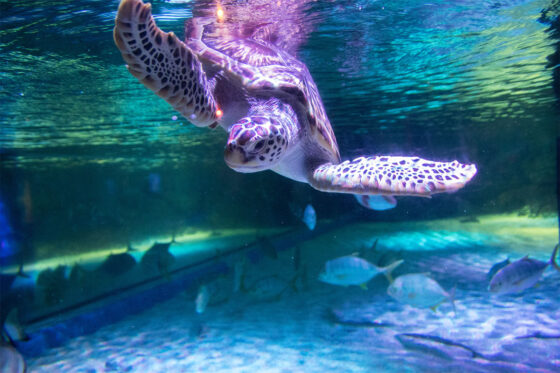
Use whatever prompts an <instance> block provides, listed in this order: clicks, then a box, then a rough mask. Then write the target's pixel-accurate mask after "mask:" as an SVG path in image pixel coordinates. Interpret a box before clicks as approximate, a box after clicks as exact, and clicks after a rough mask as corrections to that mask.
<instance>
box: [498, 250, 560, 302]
mask: <svg viewBox="0 0 560 373" xmlns="http://www.w3.org/2000/svg"><path fill="white" fill-rule="evenodd" d="M559 247H560V244H558V245H556V246H555V247H554V250H553V251H552V256H551V257H550V260H549V261H548V262H543V261H540V260H537V259H531V258H529V256H528V255H527V256H525V257H524V258H521V259H519V260H516V261H515V262H512V263H510V264H508V265H507V266H505V267H504V268H502V269H500V270H499V271H498V272H496V274H495V275H494V277H492V279H491V280H490V284H489V285H488V290H489V291H490V292H491V293H495V294H516V293H521V292H522V291H523V290H525V289H529V288H530V287H533V286H535V285H536V283H537V282H538V281H539V280H540V278H541V276H542V274H543V272H544V270H545V269H546V268H547V267H548V266H549V265H551V266H553V267H554V268H555V269H556V270H557V271H560V267H559V266H558V264H557V263H556V255H557V254H558V248H559Z"/></svg>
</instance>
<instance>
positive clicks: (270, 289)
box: [247, 275, 297, 300]
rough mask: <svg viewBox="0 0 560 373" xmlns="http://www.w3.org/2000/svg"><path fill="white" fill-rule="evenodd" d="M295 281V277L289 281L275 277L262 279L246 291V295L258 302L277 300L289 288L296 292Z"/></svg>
mask: <svg viewBox="0 0 560 373" xmlns="http://www.w3.org/2000/svg"><path fill="white" fill-rule="evenodd" d="M296 280H297V275H296V276H295V277H293V278H292V279H291V280H289V281H286V280H285V279H283V278H281V277H279V276H276V275H271V276H266V277H262V278H260V279H258V280H256V281H255V282H254V283H253V284H252V285H251V286H250V287H249V289H247V293H248V294H249V295H251V296H253V297H254V298H256V299H259V300H278V299H280V297H281V296H282V295H283V294H284V292H286V291H287V290H288V289H290V288H292V289H294V290H295V291H297V289H296V288H295V282H296Z"/></svg>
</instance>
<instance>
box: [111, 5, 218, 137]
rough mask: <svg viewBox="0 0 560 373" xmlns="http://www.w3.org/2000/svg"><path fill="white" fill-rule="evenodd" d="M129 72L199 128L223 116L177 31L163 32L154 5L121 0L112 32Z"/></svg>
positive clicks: (198, 64)
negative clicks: (154, 11) (154, 13)
mask: <svg viewBox="0 0 560 373" xmlns="http://www.w3.org/2000/svg"><path fill="white" fill-rule="evenodd" d="M113 36H114V39H115V44H117V47H118V48H119V49H120V51H121V54H122V56H123V59H124V60H125V61H126V63H127V64H128V66H127V67H128V71H130V73H131V74H132V75H134V76H135V77H136V78H137V79H138V80H139V81H140V82H141V83H142V84H144V85H145V86H146V87H147V88H149V89H150V90H152V91H153V92H155V93H156V94H157V95H158V96H160V97H161V98H163V99H164V100H165V101H167V102H168V103H169V104H171V106H173V108H174V109H175V110H177V111H178V112H180V113H181V114H182V115H183V116H184V117H185V118H187V119H188V120H189V121H190V122H191V123H193V124H194V125H196V126H199V127H206V126H210V127H213V126H215V125H217V124H218V123H217V120H218V119H219V117H220V114H221V112H220V110H219V109H218V107H217V105H216V102H215V100H214V96H213V94H212V87H211V85H210V84H209V83H208V80H207V78H206V74H205V73H204V70H203V68H202V65H201V63H200V61H199V60H198V58H197V56H196V55H195V54H194V53H193V51H192V50H190V48H189V47H187V46H186V45H185V44H184V43H183V42H182V41H181V40H179V39H178V38H177V36H175V34H174V33H172V32H169V33H166V32H163V31H162V30H161V29H160V28H159V27H157V25H156V23H155V21H154V18H153V17H152V10H151V5H150V4H149V3H148V4H144V3H143V2H142V1H141V0H122V1H121V4H120V6H119V11H118V13H117V17H116V19H115V29H114V31H113Z"/></svg>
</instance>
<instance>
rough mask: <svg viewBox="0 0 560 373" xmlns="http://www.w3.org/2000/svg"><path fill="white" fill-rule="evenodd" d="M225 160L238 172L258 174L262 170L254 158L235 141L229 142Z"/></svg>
mask: <svg viewBox="0 0 560 373" xmlns="http://www.w3.org/2000/svg"><path fill="white" fill-rule="evenodd" d="M224 159H225V161H226V163H227V165H228V166H229V167H231V168H232V169H234V170H235V171H237V172H245V173H248V172H257V171H260V170H261V168H260V167H258V164H256V163H255V162H254V160H255V157H254V156H248V155H247V153H246V152H245V150H243V148H242V147H240V146H238V145H237V144H236V143H235V141H231V142H228V144H227V145H226V149H225V150H224Z"/></svg>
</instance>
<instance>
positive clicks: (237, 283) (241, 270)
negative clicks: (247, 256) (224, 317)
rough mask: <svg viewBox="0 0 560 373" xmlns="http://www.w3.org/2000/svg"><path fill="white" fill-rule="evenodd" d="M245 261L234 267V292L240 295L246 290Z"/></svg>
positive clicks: (237, 263) (237, 262)
mask: <svg viewBox="0 0 560 373" xmlns="http://www.w3.org/2000/svg"><path fill="white" fill-rule="evenodd" d="M245 266H246V263H245V260H243V259H241V260H238V261H236V262H235V264H234V265H233V292H234V293H238V292H239V291H242V290H243V289H244V280H245Z"/></svg>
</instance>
